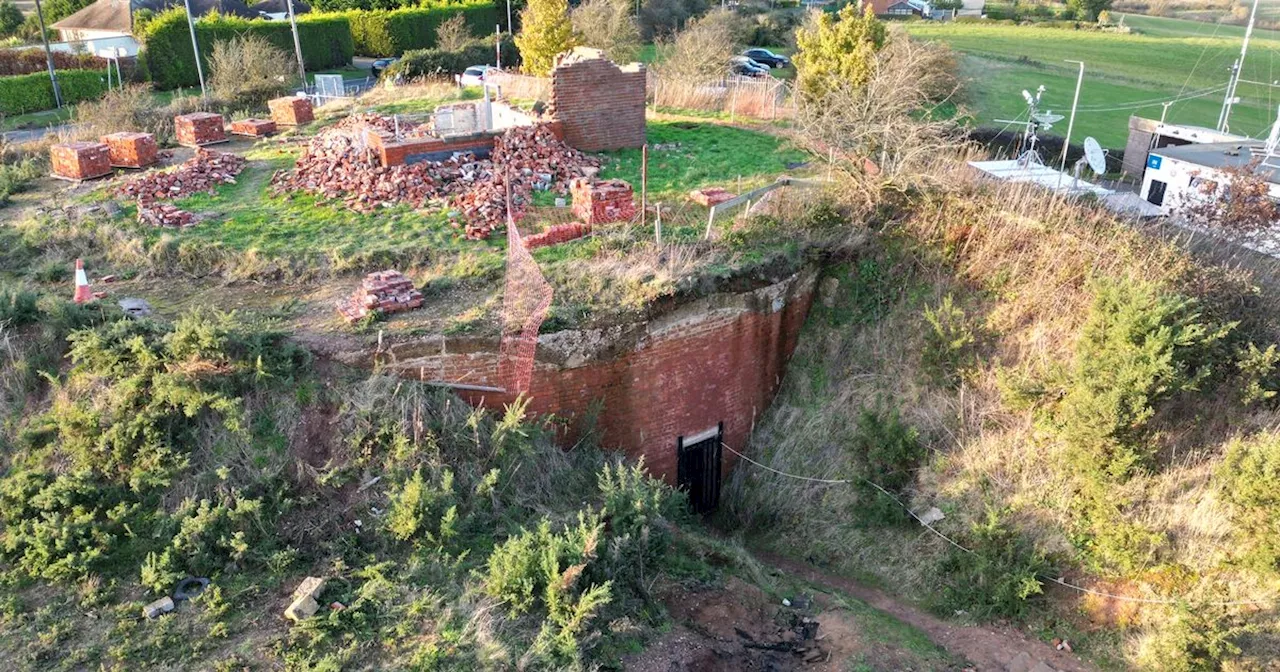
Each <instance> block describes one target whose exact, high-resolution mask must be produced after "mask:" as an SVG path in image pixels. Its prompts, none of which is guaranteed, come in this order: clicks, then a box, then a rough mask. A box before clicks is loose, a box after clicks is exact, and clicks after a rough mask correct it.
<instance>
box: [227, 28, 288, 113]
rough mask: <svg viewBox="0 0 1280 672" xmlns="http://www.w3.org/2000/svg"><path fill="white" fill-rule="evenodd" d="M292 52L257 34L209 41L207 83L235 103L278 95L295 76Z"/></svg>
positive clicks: (260, 101)
mask: <svg viewBox="0 0 1280 672" xmlns="http://www.w3.org/2000/svg"><path fill="white" fill-rule="evenodd" d="M297 73H298V66H297V65H296V64H295V62H294V60H293V56H292V55H291V54H289V53H287V52H285V51H283V50H281V49H277V48H276V47H274V46H272V44H271V43H270V42H267V40H266V38H264V37H261V36H259V35H244V36H241V37H235V38H232V39H230V40H222V41H218V42H214V43H213V51H212V52H211V53H210V54H209V86H210V88H211V89H213V91H214V92H215V93H217V94H218V95H219V96H221V97H223V98H226V99H229V100H232V101H234V102H236V103H238V104H260V103H264V102H266V101H267V100H269V99H271V98H274V97H275V96H278V95H280V94H281V93H283V92H284V91H286V90H287V89H288V88H289V85H290V84H291V83H292V82H293V81H294V80H295V79H296V77H297Z"/></svg>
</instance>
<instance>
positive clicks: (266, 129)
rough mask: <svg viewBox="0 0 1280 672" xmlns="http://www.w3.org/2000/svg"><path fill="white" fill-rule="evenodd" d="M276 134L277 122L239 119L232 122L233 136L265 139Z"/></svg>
mask: <svg viewBox="0 0 1280 672" xmlns="http://www.w3.org/2000/svg"><path fill="white" fill-rule="evenodd" d="M275 132H276V122H274V121H272V120H270V119H239V120H237V121H233V122H231V134H232V135H243V136H247V137H250V138H265V137H267V136H268V135H271V134H272V133H275Z"/></svg>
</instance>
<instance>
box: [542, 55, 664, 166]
mask: <svg viewBox="0 0 1280 672" xmlns="http://www.w3.org/2000/svg"><path fill="white" fill-rule="evenodd" d="M644 87H645V70H644V65H642V64H640V63H632V64H631V65H626V66H623V67H618V66H617V65H614V63H613V62H612V61H610V60H609V59H607V58H605V57H604V55H603V54H602V53H601V52H600V50H598V49H587V48H583V47H579V48H577V49H574V50H573V51H571V52H567V53H565V54H561V55H560V57H559V58H558V59H557V62H556V67H555V69H554V70H552V72H551V107H552V114H553V115H554V116H555V119H556V120H558V121H560V122H561V123H563V124H564V136H565V141H566V142H568V143H569V145H570V146H572V147H576V148H578V149H581V150H583V151H586V152H598V151H602V150H606V149H627V148H630V147H640V146H642V145H644V140H645V135H644Z"/></svg>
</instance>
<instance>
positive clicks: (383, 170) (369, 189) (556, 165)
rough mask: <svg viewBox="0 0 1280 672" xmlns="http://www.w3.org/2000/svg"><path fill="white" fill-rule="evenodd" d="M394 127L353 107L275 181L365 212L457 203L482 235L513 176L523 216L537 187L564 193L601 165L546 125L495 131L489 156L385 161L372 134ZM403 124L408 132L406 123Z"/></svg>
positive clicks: (501, 219)
mask: <svg viewBox="0 0 1280 672" xmlns="http://www.w3.org/2000/svg"><path fill="white" fill-rule="evenodd" d="M393 129H394V121H392V120H391V119H389V118H387V117H381V116H379V115H372V114H363V115H353V116H352V117H350V118H348V119H346V120H343V121H342V122H340V123H338V124H336V125H335V126H334V127H331V128H330V129H327V130H325V131H324V132H322V133H320V134H319V135H317V136H316V137H314V138H312V139H311V141H310V142H309V143H308V145H307V146H306V148H305V149H304V150H303V154H302V156H301V157H299V159H298V161H297V163H296V165H295V166H294V168H293V169H292V170H287V171H279V172H277V173H276V174H275V175H274V176H273V177H272V179H271V183H272V185H273V186H274V188H275V191H276V193H277V194H280V195H288V194H290V193H293V192H305V193H310V194H314V195H317V196H323V197H325V198H328V199H340V200H341V201H342V202H343V203H344V204H346V205H347V207H349V208H351V209H353V210H357V211H360V212H372V211H375V210H377V209H379V208H383V207H390V206H393V205H399V204H407V205H410V206H412V207H414V208H423V207H428V206H435V207H440V208H444V207H450V206H452V207H453V208H455V209H457V210H458V211H459V213H460V215H461V219H462V221H461V222H457V221H455V222H454V225H455V226H458V227H460V228H462V229H463V232H464V233H465V235H466V236H467V238H470V239H474V240H480V239H485V238H488V237H489V236H490V235H491V234H492V233H493V232H494V231H495V230H498V229H501V228H502V226H503V225H504V224H505V222H506V192H507V180H508V179H510V182H511V185H510V186H511V199H512V206H513V213H512V215H513V217H515V218H516V219H519V218H520V216H522V215H523V214H524V212H525V210H526V209H527V208H528V206H529V203H530V201H531V200H532V194H533V191H534V190H535V189H544V190H554V191H556V192H557V193H561V194H566V193H568V183H569V181H570V180H571V179H573V178H576V177H581V176H583V175H587V174H594V173H595V172H596V171H598V170H599V164H598V162H597V161H596V160H595V159H593V158H591V157H588V156H586V155H584V154H583V153H581V152H579V151H577V150H575V149H572V148H570V147H568V146H567V145H565V144H564V143H563V142H561V141H560V140H559V139H558V138H556V136H555V134H554V133H552V132H551V131H550V130H549V129H547V128H546V127H544V126H527V127H519V128H513V129H510V130H508V131H507V132H506V133H505V134H503V135H502V136H501V137H500V138H498V139H497V142H496V143H495V147H494V150H493V154H492V158H491V159H480V158H477V157H476V156H475V155H473V154H467V153H462V154H457V155H454V156H453V157H451V158H449V159H447V160H445V161H422V162H418V163H413V164H407V165H400V166H391V167H384V166H383V165H382V163H381V161H380V160H379V157H378V154H377V152H376V151H375V150H374V148H373V147H372V145H371V143H370V142H369V136H368V134H369V133H377V132H383V133H386V132H390V131H391V130H393ZM416 130H417V128H416V127H414V128H410V129H408V132H410V133H412V132H416ZM401 132H402V134H403V133H404V132H406V128H405V127H404V126H403V125H402V126H401ZM508 176H509V178H508Z"/></svg>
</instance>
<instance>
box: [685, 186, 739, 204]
mask: <svg viewBox="0 0 1280 672" xmlns="http://www.w3.org/2000/svg"><path fill="white" fill-rule="evenodd" d="M733 198H736V196H734V195H733V194H731V193H729V192H727V191H725V190H724V189H721V188H720V187H707V188H705V189H694V190H693V191H691V192H689V200H691V201H693V202H694V203H697V204H698V205H701V206H703V207H707V208H709V207H711V206H713V205H720V204H721V203H724V202H725V201H728V200H731V199H733Z"/></svg>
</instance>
